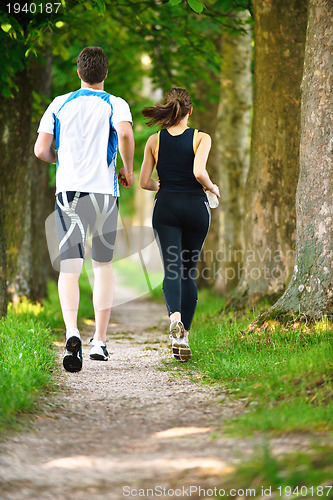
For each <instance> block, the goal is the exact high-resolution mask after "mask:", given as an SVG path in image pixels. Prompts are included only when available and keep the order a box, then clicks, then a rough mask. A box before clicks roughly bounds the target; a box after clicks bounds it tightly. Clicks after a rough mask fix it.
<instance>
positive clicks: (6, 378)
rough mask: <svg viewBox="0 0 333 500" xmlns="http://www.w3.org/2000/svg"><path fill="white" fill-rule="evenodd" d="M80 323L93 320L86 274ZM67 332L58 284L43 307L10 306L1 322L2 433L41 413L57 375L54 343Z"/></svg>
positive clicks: (50, 289) (82, 283)
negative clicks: (42, 400) (44, 396)
mask: <svg viewBox="0 0 333 500" xmlns="http://www.w3.org/2000/svg"><path fill="white" fill-rule="evenodd" d="M80 292H81V293H80V308H79V323H80V321H82V319H85V318H93V315H94V311H93V306H92V300H91V296H92V291H91V286H90V283H89V281H88V278H87V274H86V273H85V272H83V273H82V275H81V277H80ZM64 332H65V328H64V322H63V319H62V314H61V308H60V303H59V297H58V289H57V284H56V283H54V282H49V283H48V296H47V298H46V299H45V300H44V301H43V304H32V303H31V302H29V301H28V300H27V299H22V301H21V302H20V303H19V304H18V306H17V307H15V308H14V307H13V305H12V304H9V307H8V314H7V317H6V318H4V319H2V320H1V321H0V432H2V433H3V432H4V431H5V430H6V429H8V428H10V427H13V426H15V425H16V424H17V423H18V422H20V421H21V419H20V417H21V416H22V414H26V413H27V412H33V411H35V410H36V409H37V404H38V400H39V398H40V396H41V395H42V394H44V392H45V391H48V390H52V389H53V388H54V385H53V374H54V372H55V371H56V364H55V357H56V351H55V348H54V345H53V341H55V340H58V339H59V335H57V333H58V334H61V335H63V334H64ZM61 338H63V337H61Z"/></svg>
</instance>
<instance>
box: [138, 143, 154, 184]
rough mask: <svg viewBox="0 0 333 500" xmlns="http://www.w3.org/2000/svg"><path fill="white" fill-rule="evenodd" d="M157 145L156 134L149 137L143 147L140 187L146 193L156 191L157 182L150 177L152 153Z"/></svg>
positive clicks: (152, 160)
mask: <svg viewBox="0 0 333 500" xmlns="http://www.w3.org/2000/svg"><path fill="white" fill-rule="evenodd" d="M156 144H157V134H154V135H151V136H150V137H149V139H148V141H147V144H146V147H145V153H144V157H143V162H142V166H141V173H140V186H141V187H142V189H147V190H148V191H157V190H158V182H156V181H154V180H153V179H152V178H151V176H152V173H153V170H154V166H155V158H154V151H155V148H156Z"/></svg>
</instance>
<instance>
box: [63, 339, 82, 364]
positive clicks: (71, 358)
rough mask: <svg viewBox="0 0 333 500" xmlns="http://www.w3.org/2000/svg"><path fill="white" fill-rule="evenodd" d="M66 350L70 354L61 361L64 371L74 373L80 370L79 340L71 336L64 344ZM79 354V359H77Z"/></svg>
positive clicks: (80, 347) (80, 344)
mask: <svg viewBox="0 0 333 500" xmlns="http://www.w3.org/2000/svg"><path fill="white" fill-rule="evenodd" d="M66 350H67V351H68V352H69V353H71V354H66V355H65V356H64V359H63V360H62V364H63V367H64V368H65V370H66V371H68V372H71V373H75V372H79V371H81V370H82V342H81V339H80V338H78V337H76V336H73V337H69V339H67V342H66ZM78 353H79V357H78Z"/></svg>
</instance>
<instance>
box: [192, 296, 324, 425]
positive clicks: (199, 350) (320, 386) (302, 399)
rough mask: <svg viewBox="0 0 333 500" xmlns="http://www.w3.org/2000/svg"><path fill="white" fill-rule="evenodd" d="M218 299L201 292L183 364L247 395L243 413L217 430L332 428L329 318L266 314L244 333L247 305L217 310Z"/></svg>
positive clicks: (249, 315) (231, 390) (237, 394)
mask: <svg viewBox="0 0 333 500" xmlns="http://www.w3.org/2000/svg"><path fill="white" fill-rule="evenodd" d="M221 307H223V303H222V301H221V298H218V297H215V296H214V295H212V294H210V293H209V292H207V291H206V292H204V293H201V295H200V300H199V304H198V309H197V313H196V316H195V320H194V322H193V327H192V331H191V336H190V341H191V349H192V352H193V360H192V362H191V363H189V365H188V369H189V370H194V371H197V372H200V373H201V375H202V377H203V380H204V381H206V382H208V383H212V382H213V383H216V384H218V385H220V386H221V388H223V389H224V390H226V391H227V392H228V393H229V394H230V395H231V397H233V398H237V399H238V398H247V399H246V401H247V402H246V410H245V412H244V413H243V415H241V416H239V417H237V418H234V419H231V420H229V421H228V422H224V423H223V428H224V430H226V429H229V431H231V432H232V431H234V432H237V433H240V432H243V433H244V434H245V433H248V432H251V431H256V430H260V431H276V432H290V431H309V430H310V431H326V430H331V429H333V411H332V396H333V386H332V382H333V380H332V373H333V356H332V333H333V327H332V324H330V323H329V322H327V321H319V322H317V323H312V324H308V325H307V324H304V323H300V322H298V321H294V322H291V323H290V324H289V325H280V324H279V323H278V322H277V321H270V322H268V323H265V324H264V325H263V327H261V328H260V329H257V330H255V331H253V332H251V333H248V332H246V331H245V329H246V327H247V326H248V325H249V324H250V322H251V320H252V319H253V316H254V315H255V313H251V312H250V311H247V312H246V313H245V314H243V315H242V316H240V315H239V313H238V314H237V315H236V314H234V313H231V312H229V313H228V314H223V312H222V313H221Z"/></svg>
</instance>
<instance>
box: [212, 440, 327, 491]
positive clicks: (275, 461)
mask: <svg viewBox="0 0 333 500" xmlns="http://www.w3.org/2000/svg"><path fill="white" fill-rule="evenodd" d="M332 484H333V448H332V446H325V447H324V448H323V447H321V448H320V447H317V448H316V449H312V450H311V451H310V452H309V453H307V454H305V453H288V454H285V455H282V456H279V457H275V456H273V455H272V453H271V451H270V449H269V447H267V446H264V447H263V449H262V450H261V451H259V452H258V454H257V456H256V457H255V458H252V459H251V460H249V461H246V462H245V463H242V464H241V465H239V466H238V467H237V469H236V470H235V471H234V472H233V473H231V474H230V475H229V476H228V477H227V478H226V479H225V480H224V481H223V489H224V490H225V492H226V495H224V496H223V497H222V496H221V497H218V498H225V497H226V496H232V495H230V490H231V489H232V488H236V489H237V490H238V492H239V494H241V492H240V491H239V490H244V494H247V496H246V498H265V497H267V498H273V496H274V494H275V496H274V498H281V499H290V498H292V499H297V498H308V499H311V498H332V493H333V486H332ZM246 490H247V492H246ZM263 492H264V495H263V494H262V493H263ZM232 493H233V492H232ZM271 494H272V496H271ZM238 498H239V497H238ZM242 498H245V497H242Z"/></svg>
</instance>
